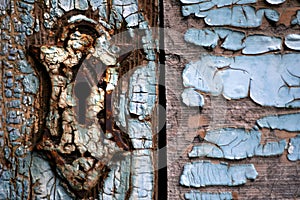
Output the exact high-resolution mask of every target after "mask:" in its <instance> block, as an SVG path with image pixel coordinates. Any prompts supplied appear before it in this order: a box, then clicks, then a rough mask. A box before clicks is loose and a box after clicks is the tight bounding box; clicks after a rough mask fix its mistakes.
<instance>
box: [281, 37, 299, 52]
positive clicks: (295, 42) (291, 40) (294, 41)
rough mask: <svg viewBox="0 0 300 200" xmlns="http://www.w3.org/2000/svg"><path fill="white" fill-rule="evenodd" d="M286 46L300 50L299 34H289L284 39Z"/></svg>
mask: <svg viewBox="0 0 300 200" xmlns="http://www.w3.org/2000/svg"><path fill="white" fill-rule="evenodd" d="M284 44H285V45H286V46H287V47H288V48H290V49H293V50H297V51H299V50H300V35H299V34H289V35H287V36H286V37H285V39H284Z"/></svg>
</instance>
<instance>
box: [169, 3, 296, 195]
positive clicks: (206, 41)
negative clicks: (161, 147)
mask: <svg viewBox="0 0 300 200" xmlns="http://www.w3.org/2000/svg"><path fill="white" fill-rule="evenodd" d="M179 1H180V9H181V14H182V17H183V19H182V21H183V22H187V23H186V24H184V25H183V26H184V27H183V28H181V29H179V31H180V32H182V33H183V34H182V39H183V41H185V42H186V43H187V44H186V45H187V46H186V47H184V48H186V49H189V48H191V49H192V50H191V51H189V50H186V49H185V51H187V52H180V51H178V52H177V51H176V49H175V50H174V51H176V56H177V57H178V58H179V59H178V60H179V61H178V62H179V63H180V64H182V65H185V67H184V69H183V71H182V73H181V75H182V81H183V89H181V90H180V92H181V99H180V100H181V103H183V104H184V105H185V106H188V107H190V108H189V109H191V110H193V111H191V113H193V114H194V115H193V116H190V117H189V118H188V125H185V124H184V123H185V121H184V120H186V119H185V117H173V116H169V117H170V118H172V119H173V120H177V121H176V122H174V123H172V122H171V123H169V124H168V125H169V127H170V129H172V126H174V127H175V128H174V130H177V129H178V132H180V136H178V137H181V135H184V139H178V141H177V143H180V142H181V143H186V142H185V141H186V140H187V139H186V138H189V137H192V136H191V135H193V134H194V139H190V142H192V143H187V144H186V145H187V148H186V151H185V152H184V154H185V155H186V156H187V157H188V158H189V160H190V161H194V162H192V163H189V162H182V165H183V166H184V167H183V169H181V171H180V172H178V173H177V175H178V174H179V173H180V179H179V182H180V184H181V185H182V186H181V187H178V188H180V190H181V191H180V193H181V194H182V193H185V194H184V197H185V199H239V198H241V199H247V198H248V196H251V198H253V199H258V198H271V196H272V195H271V194H272V193H273V192H272V191H271V192H270V193H268V194H263V192H264V191H263V190H260V191H259V192H258V193H260V192H262V193H261V194H257V195H254V194H247V193H248V192H247V191H248V189H249V192H250V191H251V192H253V191H254V190H255V189H254V190H252V189H253V188H252V183H248V182H246V179H247V178H249V179H253V180H254V179H256V178H257V177H260V172H262V174H263V175H261V176H264V177H261V178H262V179H260V181H262V182H264V181H265V180H268V181H270V180H271V179H268V178H267V177H266V174H265V173H264V172H263V170H262V169H264V168H265V167H266V166H267V165H268V164H266V165H264V164H263V166H262V163H264V160H266V163H267V160H269V159H270V160H272V162H274V163H277V162H281V161H282V160H284V162H285V163H289V164H287V165H289V167H287V168H286V169H287V170H290V169H291V167H292V166H293V167H294V165H293V164H292V162H289V161H298V160H299V141H300V140H299V135H297V136H295V135H296V134H297V133H298V132H299V128H300V127H299V124H300V122H299V120H300V115H299V107H300V101H299V99H300V84H299V83H300V79H299V77H300V74H299V70H298V69H299V68H298V65H299V61H300V60H299V59H300V54H298V52H297V51H299V49H300V48H299V45H300V42H299V41H300V37H299V34H298V33H297V31H296V29H297V28H298V25H299V24H300V11H299V5H298V2H296V1H295V2H294V1H293V2H294V3H295V4H296V5H295V7H293V5H289V4H287V1H285V0H265V1H256V0H230V1H223V0H209V1H203V0H179ZM290 3H291V2H290ZM169 21H172V19H171V18H168V21H167V22H168V23H170V22H169ZM173 23H174V24H176V22H173ZM176 25H177V24H176ZM170 35H171V34H170ZM170 35H168V36H170ZM170 37H171V36H170ZM171 38H172V37H171ZM173 41H174V40H168V42H171V43H172V42H173ZM172 44H173V43H172ZM175 44H176V45H178V46H180V44H178V43H176V42H175ZM167 47H168V48H172V47H171V46H170V45H168V43H167ZM184 48H183V49H184ZM178 49H180V47H179V48H178ZM193 51H198V52H199V53H198V54H197V53H194V52H193ZM168 53H172V52H168ZM180 53H181V54H180ZM190 54H191V55H192V56H190ZM181 57H183V58H184V59H185V58H188V59H186V60H187V61H184V62H181V61H180V59H182V58H181ZM170 60H171V61H172V59H170ZM180 64H178V66H179V65H180ZM174 66H176V64H174V63H172V62H171V67H174ZM180 66H181V65H180ZM169 71H170V72H168V73H170V74H172V70H169ZM169 87H170V88H172V89H173V90H175V89H176V88H174V87H172V86H170V85H169ZM170 88H169V89H170ZM223 97H224V98H223ZM216 99H217V100H216ZM168 100H171V101H172V100H173V98H172V97H169V99H168ZM214 101H216V102H214ZM249 101H250V102H251V101H252V102H253V103H255V106H254V107H255V109H251V108H250V107H251V106H250V107H249V111H247V109H248V107H247V105H248V106H249V105H252V104H249V103H247V102H249ZM227 103H228V106H227ZM170 104H172V102H171V103H170ZM219 104H220V105H219ZM196 106H197V107H200V108H199V113H198V114H197V115H195V112H196V111H195V107H196ZM182 110H183V109H181V110H180V112H183V111H182ZM244 110H246V111H244ZM268 110H270V112H268ZM176 111H177V112H179V109H177V110H176ZM261 112H263V113H266V114H261ZM172 113H173V112H172ZM220 113H224V115H220ZM277 113H278V114H277ZM173 114H175V115H176V114H177V113H176V112H174V113H173ZM236 115H237V116H238V117H237V116H236ZM222 117H223V118H224V119H223V118H222ZM181 120H182V121H184V122H182V126H183V127H184V128H182V127H180V125H178V124H180V123H181ZM218 122H219V124H218ZM195 123H197V124H199V126H197V125H195ZM215 124H217V125H215ZM249 124H251V125H250V126H249ZM215 127H218V128H215ZM219 127H221V128H219ZM246 127H247V128H246ZM186 129H189V131H186ZM174 130H173V129H172V131H173V132H176V131H174ZM172 131H171V133H170V134H173V132H172ZM189 134H190V135H189ZM170 140H171V139H170ZM172 141H173V140H172ZM175 141H176V140H175ZM179 141H180V142H179ZM177 143H172V144H177ZM186 152H187V153H186ZM170 154H171V153H170ZM172 155H173V156H175V154H172ZM181 156H182V154H181ZM199 159H205V161H202V160H200V161H199ZM207 159H213V161H208V160H207ZM224 159H226V160H228V162H230V164H223V163H221V164H215V163H217V161H220V162H221V161H223V160H224ZM169 160H172V161H173V162H177V160H176V159H173V158H172V157H171V158H169ZM174 160H175V161H174ZM257 160H259V162H258V161H257ZM279 160H281V161H279ZM260 161H262V162H260ZM240 163H243V164H245V163H248V164H246V165H245V166H244V165H243V164H240ZM251 163H252V164H251ZM232 166H238V167H241V168H240V169H239V170H236V171H235V170H231V169H230V168H231V167H232ZM282 166H284V165H282ZM244 167H250V168H251V169H247V170H245V168H244ZM172 169H174V170H176V169H175V167H174V168H172ZM235 169H237V168H235ZM255 169H258V170H257V172H256V170H255ZM244 170H245V171H244ZM282 170H283V169H282ZM170 171H171V170H170ZM247 172H249V173H251V172H252V174H251V175H248V174H247ZM169 175H171V176H172V173H171V172H170V173H169ZM294 175H295V176H296V177H298V176H299V175H298V174H294ZM231 176H232V177H231ZM234 176H235V177H234ZM267 176H269V174H268V175H267ZM284 178H285V177H284ZM284 178H281V179H284ZM263 179H264V180H263ZM177 180H178V179H177ZM238 184H245V190H246V192H244V193H243V195H244V196H242V195H241V196H239V194H238V193H240V192H242V190H243V187H242V186H241V187H238V192H237V193H235V194H234V193H232V192H233V191H236V190H235V189H230V188H228V187H218V189H222V191H228V194H227V193H225V194H222V193H210V192H214V191H215V187H210V186H216V185H221V186H222V185H224V186H233V185H238ZM257 184H258V185H260V183H257ZM281 184H283V185H284V184H285V183H284V181H281ZM294 184H295V183H294ZM253 185H254V187H255V185H256V183H255V180H254V184H253ZM261 185H264V184H261ZM184 187H205V189H203V190H202V188H201V191H200V190H194V191H190V192H189V193H188V192H186V191H189V190H188V189H187V188H184ZM258 187H260V186H258ZM174 188H177V187H176V186H174V187H172V190H174ZM250 188H251V189H250ZM278 188H280V186H279V187H278ZM295 188H297V187H294V189H295ZM204 191H205V192H204ZM219 191H220V190H219ZM285 191H286V190H285ZM293 191H294V190H293ZM253 193H255V192H253ZM233 194H234V195H233ZM222 195H224V196H222ZM265 195H270V196H268V197H266V196H265ZM169 196H172V197H174V196H176V195H172V194H169ZM275 196H276V195H275ZM275 196H274V197H275ZM296 196H297V195H290V196H288V195H287V196H285V197H281V198H283V199H293V198H297V197H296ZM249 198H250V197H249Z"/></svg>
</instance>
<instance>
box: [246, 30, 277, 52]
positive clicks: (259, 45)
mask: <svg viewBox="0 0 300 200" xmlns="http://www.w3.org/2000/svg"><path fill="white" fill-rule="evenodd" d="M281 43H282V41H281V39H280V38H277V37H270V36H264V35H250V36H248V37H246V39H245V42H244V44H245V48H244V49H243V50H242V53H243V54H260V53H266V52H270V51H276V50H280V49H281Z"/></svg>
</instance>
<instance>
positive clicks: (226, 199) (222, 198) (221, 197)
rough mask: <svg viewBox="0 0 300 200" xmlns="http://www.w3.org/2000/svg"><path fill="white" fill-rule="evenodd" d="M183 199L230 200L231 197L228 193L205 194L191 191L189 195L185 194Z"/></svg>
mask: <svg viewBox="0 0 300 200" xmlns="http://www.w3.org/2000/svg"><path fill="white" fill-rule="evenodd" d="M184 198H185V199H186V200H205V199H215V200H230V199H232V198H233V197H232V194H231V193H230V192H223V193H205V192H197V191H192V192H190V193H185V194H184Z"/></svg>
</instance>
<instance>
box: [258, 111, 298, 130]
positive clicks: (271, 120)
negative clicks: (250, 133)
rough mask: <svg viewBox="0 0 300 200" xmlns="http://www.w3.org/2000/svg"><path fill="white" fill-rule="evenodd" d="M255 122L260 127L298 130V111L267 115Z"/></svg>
mask: <svg viewBox="0 0 300 200" xmlns="http://www.w3.org/2000/svg"><path fill="white" fill-rule="evenodd" d="M256 122H257V124H258V126H260V127H261V128H269V129H279V130H285V131H291V132H293V131H300V113H295V114H285V115H273V116H267V117H264V118H261V119H259V120H257V121H256Z"/></svg>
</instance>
